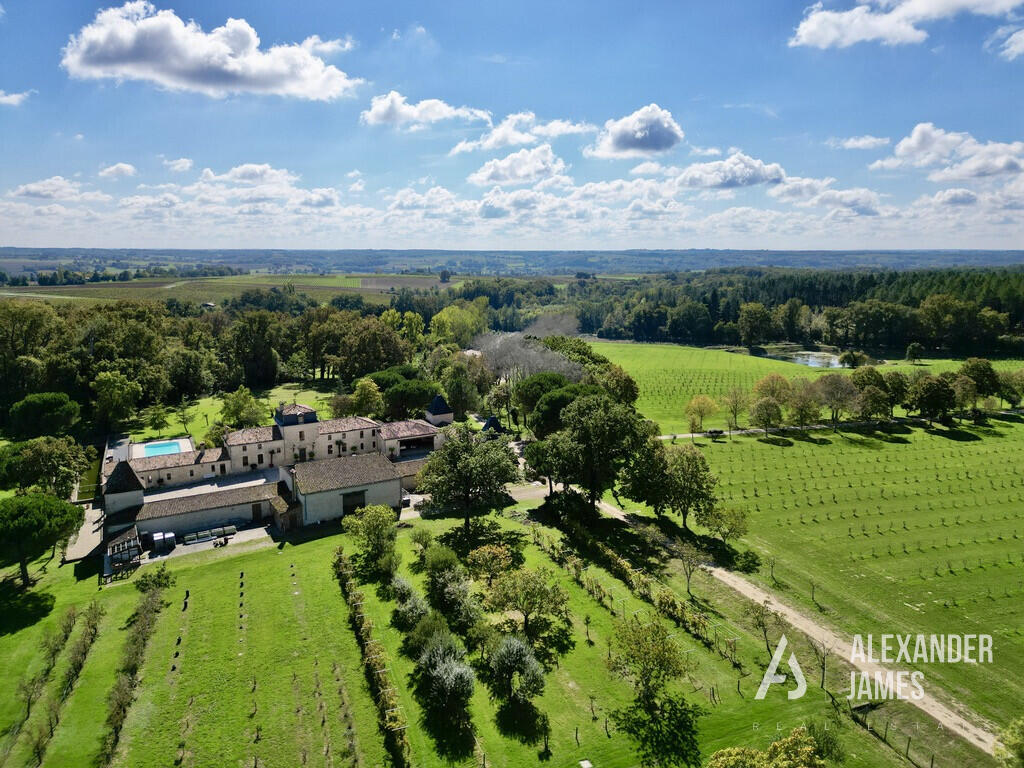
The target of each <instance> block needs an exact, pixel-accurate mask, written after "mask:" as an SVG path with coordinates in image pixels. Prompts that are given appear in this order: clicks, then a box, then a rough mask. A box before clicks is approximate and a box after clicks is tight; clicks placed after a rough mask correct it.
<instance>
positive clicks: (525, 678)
mask: <svg viewBox="0 0 1024 768" xmlns="http://www.w3.org/2000/svg"><path fill="white" fill-rule="evenodd" d="M489 661H490V668H491V679H492V680H493V681H494V689H495V693H496V694H497V695H498V696H500V697H501V698H503V699H505V700H514V701H519V702H523V703H525V702H527V701H529V700H530V699H532V698H533V697H535V696H539V695H540V694H541V693H543V692H544V670H543V668H542V667H541V665H540V662H538V661H537V658H536V657H535V656H534V655H533V649H532V648H531V647H530V644H529V643H528V642H526V641H524V640H523V639H522V638H519V637H515V636H514V635H506V636H505V637H503V638H502V639H501V642H500V643H499V644H498V647H497V648H495V649H494V651H493V652H492V653H491V657H490V660H489Z"/></svg>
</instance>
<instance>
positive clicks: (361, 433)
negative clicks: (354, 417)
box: [359, 429, 363, 437]
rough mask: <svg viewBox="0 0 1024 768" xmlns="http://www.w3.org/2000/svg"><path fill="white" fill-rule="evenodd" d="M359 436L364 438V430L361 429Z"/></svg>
mask: <svg viewBox="0 0 1024 768" xmlns="http://www.w3.org/2000/svg"><path fill="white" fill-rule="evenodd" d="M359 436H360V437H362V436H363V430H361V429H360V430H359Z"/></svg>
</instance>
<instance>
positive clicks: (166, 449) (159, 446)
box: [142, 441, 181, 456]
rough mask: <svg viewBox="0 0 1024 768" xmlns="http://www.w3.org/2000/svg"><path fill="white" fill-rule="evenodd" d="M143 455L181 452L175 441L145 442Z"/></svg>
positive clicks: (164, 454) (163, 454)
mask: <svg viewBox="0 0 1024 768" xmlns="http://www.w3.org/2000/svg"><path fill="white" fill-rule="evenodd" d="M142 450H143V454H142V455H143V456H166V455H167V454H169V453H181V446H180V445H178V443H177V441H171V442H169V443H147V444H146V445H145V446H143V449H142Z"/></svg>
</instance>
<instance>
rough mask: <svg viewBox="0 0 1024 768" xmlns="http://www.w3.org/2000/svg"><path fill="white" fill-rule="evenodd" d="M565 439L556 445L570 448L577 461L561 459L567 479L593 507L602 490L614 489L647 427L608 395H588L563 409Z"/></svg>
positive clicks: (594, 507)
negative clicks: (573, 462)
mask: <svg viewBox="0 0 1024 768" xmlns="http://www.w3.org/2000/svg"><path fill="white" fill-rule="evenodd" d="M562 422H563V424H564V427H563V430H562V431H563V433H564V436H565V439H564V440H560V441H558V442H556V444H555V445H556V448H561V449H562V450H569V449H570V446H575V447H573V448H571V450H572V453H573V455H574V458H575V459H576V460H578V463H577V464H576V465H575V466H569V465H568V462H561V463H560V466H564V467H565V468H566V469H567V470H568V475H567V477H566V479H568V480H570V481H571V482H573V483H576V484H577V485H580V486H581V487H582V488H583V489H584V491H586V494H587V499H588V500H589V502H590V506H591V508H592V509H594V510H596V509H597V502H598V500H599V499H600V498H601V496H602V495H603V494H604V493H605V491H608V490H610V489H611V488H614V487H615V485H616V483H617V482H618V481H619V477H620V474H621V473H622V471H623V469H624V467H625V466H626V464H627V462H629V461H630V460H631V459H632V458H633V456H634V455H635V453H636V452H637V451H638V450H639V449H640V448H641V447H642V446H643V444H644V442H645V441H646V440H647V439H648V437H649V435H650V429H649V428H648V427H647V426H646V425H645V423H644V421H643V419H642V418H640V416H638V415H637V414H636V412H634V411H633V410H632V409H631V408H628V407H626V406H624V405H620V404H619V403H616V402H614V401H613V400H612V399H611V398H610V397H608V396H607V395H587V396H585V397H581V398H579V399H578V400H575V401H573V402H572V403H570V404H569V405H568V406H566V407H565V409H564V410H563V411H562Z"/></svg>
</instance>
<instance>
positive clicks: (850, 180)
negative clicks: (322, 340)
mask: <svg viewBox="0 0 1024 768" xmlns="http://www.w3.org/2000/svg"><path fill="white" fill-rule="evenodd" d="M0 2H2V3H3V5H2V7H3V9H4V11H3V13H2V15H0V244H3V245H36V246H47V245H49V246H72V245H80V246H111V247H129V246H134V247H289V246H290V247H322V248H342V247H396V248H404V247H426V248H429V247H445V248H619V247H638V248H644V247H649V248H655V247H680V248H683V247H744V248H860V247H864V248H907V247H921V248H924V247H963V248H1010V247H1020V245H1021V242H1022V237H1021V236H1022V234H1024V109H1022V108H1021V104H1022V103H1024V87H1022V85H1021V84H1022V82H1024V0H871V2H863V3H858V2H856V1H855V0H834V2H827V3H824V4H822V3H818V4H815V5H811V6H809V7H808V6H807V4H806V0H805V1H804V2H783V1H782V0H773V2H771V3H765V2H761V1H760V0H754V1H751V2H739V0H736V1H735V2H728V3H677V2H672V3H669V2H664V3H654V4H647V5H645V6H642V8H643V10H642V11H635V12H629V11H627V10H625V9H624V6H623V5H622V4H621V3H606V2H594V1H592V0H591V1H590V2H585V3H584V2H560V3H516V4H498V3H492V2H479V0H478V1H477V2H445V3H422V2H420V3H403V2H394V3H386V4H384V3H366V4H356V3H339V2H336V0H334V1H327V0H322V1H321V0H318V1H316V2H296V3H294V4H285V3H280V2H275V3H271V2H247V3H228V2H211V1H209V0H208V1H206V2H177V1H175V0H165V1H164V2H155V3H148V2H130V3H128V4H125V5H121V4H113V5H110V4H90V3H87V2H82V1H81V0H78V1H77V2H56V1H53V0H0Z"/></svg>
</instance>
